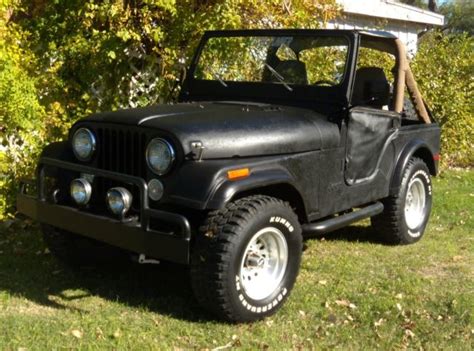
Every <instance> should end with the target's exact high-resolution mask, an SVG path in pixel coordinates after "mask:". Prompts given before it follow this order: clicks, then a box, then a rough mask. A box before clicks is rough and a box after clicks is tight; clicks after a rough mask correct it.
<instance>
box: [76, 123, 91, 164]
mask: <svg viewBox="0 0 474 351" xmlns="http://www.w3.org/2000/svg"><path fill="white" fill-rule="evenodd" d="M95 148H96V140H95V136H94V134H93V133H92V132H91V131H90V130H89V129H87V128H79V129H78V130H77V131H76V132H75V133H74V136H73V137H72V150H73V151H74V155H76V157H77V158H78V159H79V160H81V161H89V160H90V159H91V157H92V155H93V154H94V151H95Z"/></svg>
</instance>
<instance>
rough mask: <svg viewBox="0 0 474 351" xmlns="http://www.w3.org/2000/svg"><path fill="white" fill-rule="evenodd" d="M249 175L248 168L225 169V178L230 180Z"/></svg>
mask: <svg viewBox="0 0 474 351" xmlns="http://www.w3.org/2000/svg"><path fill="white" fill-rule="evenodd" d="M249 175H250V170H249V169H248V168H239V169H233V170H231V171H227V178H229V179H230V180H235V179H240V178H246V177H248V176H249Z"/></svg>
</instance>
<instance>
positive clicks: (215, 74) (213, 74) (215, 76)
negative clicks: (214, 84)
mask: <svg viewBox="0 0 474 351" xmlns="http://www.w3.org/2000/svg"><path fill="white" fill-rule="evenodd" d="M209 72H211V74H212V77H213V78H214V79H216V80H217V81H218V82H219V83H221V84H222V86H223V87H224V88H227V87H228V85H227V83H226V82H224V80H223V79H222V78H221V77H220V76H219V75H218V74H217V73H216V72H215V71H214V70H213V69H212V68H210V67H209Z"/></svg>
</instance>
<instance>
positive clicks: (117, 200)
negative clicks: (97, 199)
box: [107, 187, 133, 216]
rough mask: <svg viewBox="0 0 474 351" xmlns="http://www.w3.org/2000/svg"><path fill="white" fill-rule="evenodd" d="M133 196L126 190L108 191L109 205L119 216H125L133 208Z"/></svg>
mask: <svg viewBox="0 0 474 351" xmlns="http://www.w3.org/2000/svg"><path fill="white" fill-rule="evenodd" d="M132 201H133V196H132V194H131V193H130V191H128V190H127V189H125V188H122V187H119V188H112V189H110V190H109V191H107V205H108V206H109V209H110V211H112V213H113V214H115V215H117V216H124V215H125V214H126V213H127V212H128V210H129V209H130V207H131V206H132Z"/></svg>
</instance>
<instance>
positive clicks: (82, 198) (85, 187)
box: [70, 178, 92, 206]
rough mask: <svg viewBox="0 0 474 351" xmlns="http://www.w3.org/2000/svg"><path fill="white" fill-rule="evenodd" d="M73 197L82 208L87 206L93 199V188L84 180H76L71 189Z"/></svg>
mask: <svg viewBox="0 0 474 351" xmlns="http://www.w3.org/2000/svg"><path fill="white" fill-rule="evenodd" d="M70 192H71V197H72V198H73V199H74V201H75V202H76V203H77V204H78V205H81V206H84V205H86V204H87V203H88V202H89V200H90V199H91V195H92V186H91V183H89V182H88V181H87V180H85V179H83V178H78V179H74V180H73V181H72V182H71V187H70Z"/></svg>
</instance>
